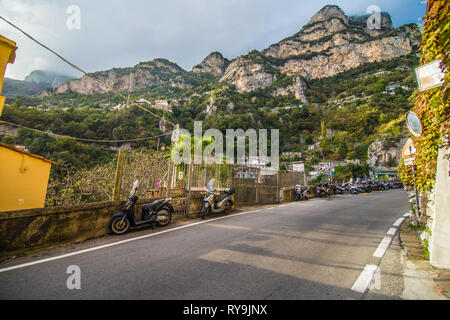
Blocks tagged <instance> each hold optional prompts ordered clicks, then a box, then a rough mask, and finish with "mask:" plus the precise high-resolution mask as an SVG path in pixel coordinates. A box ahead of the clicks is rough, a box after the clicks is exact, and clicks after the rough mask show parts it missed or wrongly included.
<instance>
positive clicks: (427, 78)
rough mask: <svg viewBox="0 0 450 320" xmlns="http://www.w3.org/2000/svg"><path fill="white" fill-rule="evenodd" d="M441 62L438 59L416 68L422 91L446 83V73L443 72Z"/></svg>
mask: <svg viewBox="0 0 450 320" xmlns="http://www.w3.org/2000/svg"><path fill="white" fill-rule="evenodd" d="M440 64H441V60H436V61H433V62H430V63H427V64H425V65H423V66H420V67H418V68H417V69H416V77H417V82H418V83H419V90H420V91H425V90H429V89H432V88H436V87H439V86H442V85H443V84H444V81H445V74H444V73H443V72H442V70H441V68H440Z"/></svg>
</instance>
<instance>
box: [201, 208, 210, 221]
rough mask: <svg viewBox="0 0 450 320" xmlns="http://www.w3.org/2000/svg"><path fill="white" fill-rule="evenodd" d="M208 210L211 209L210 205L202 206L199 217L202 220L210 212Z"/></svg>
mask: <svg viewBox="0 0 450 320" xmlns="http://www.w3.org/2000/svg"><path fill="white" fill-rule="evenodd" d="M210 211H211V208H210V207H206V206H203V208H202V213H201V218H202V220H204V219H205V218H206V216H207V215H208V214H210Z"/></svg>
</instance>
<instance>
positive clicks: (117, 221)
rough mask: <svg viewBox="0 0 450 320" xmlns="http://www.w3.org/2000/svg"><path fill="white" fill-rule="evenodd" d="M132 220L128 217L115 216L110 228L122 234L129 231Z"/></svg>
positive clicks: (115, 232)
mask: <svg viewBox="0 0 450 320" xmlns="http://www.w3.org/2000/svg"><path fill="white" fill-rule="evenodd" d="M130 225H131V224H130V220H129V219H128V218H127V217H125V218H124V217H115V218H114V219H113V220H112V221H111V223H110V225H109V229H110V230H111V231H112V232H113V233H114V234H117V235H122V234H125V233H127V232H128V230H129V229H130Z"/></svg>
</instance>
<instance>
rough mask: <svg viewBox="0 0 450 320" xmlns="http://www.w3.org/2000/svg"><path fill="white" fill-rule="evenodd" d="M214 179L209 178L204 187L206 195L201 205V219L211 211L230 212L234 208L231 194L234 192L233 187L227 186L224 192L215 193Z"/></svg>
mask: <svg viewBox="0 0 450 320" xmlns="http://www.w3.org/2000/svg"><path fill="white" fill-rule="evenodd" d="M215 182H216V180H215V179H211V180H210V181H209V183H208V186H207V188H206V192H207V195H206V196H205V199H204V200H203V207H202V211H201V214H200V215H201V218H202V220H203V219H205V218H206V216H208V215H210V214H211V213H225V214H228V213H231V212H232V211H233V209H234V202H233V199H232V195H233V194H235V192H236V191H235V189H234V188H228V189H226V190H225V191H224V192H222V193H220V194H218V195H216V194H215V189H214V183H215Z"/></svg>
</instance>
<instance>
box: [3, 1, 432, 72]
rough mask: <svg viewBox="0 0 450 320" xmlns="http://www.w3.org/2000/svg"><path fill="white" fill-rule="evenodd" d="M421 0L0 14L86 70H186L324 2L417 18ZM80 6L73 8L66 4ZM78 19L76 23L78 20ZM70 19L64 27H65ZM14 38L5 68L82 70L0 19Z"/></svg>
mask: <svg viewBox="0 0 450 320" xmlns="http://www.w3.org/2000/svg"><path fill="white" fill-rule="evenodd" d="M425 3H426V1H423V0H342V1H339V0H334V1H332V0H108V1H105V0H70V1H66V0H0V15H1V16H2V17H4V18H6V19H8V20H10V21H11V22H13V23H14V24H16V25H18V26H20V27H21V28H23V29H24V30H25V31H26V32H28V33H29V34H31V35H32V36H34V37H35V38H36V39H38V40H39V41H41V42H43V43H44V44H46V45H47V46H49V47H50V48H52V49H53V50H55V51H56V52H58V53H60V54H61V55H62V56H64V57H65V58H67V59H68V60H70V61H72V62H74V63H75V64H77V65H79V66H80V67H81V68H83V69H85V70H86V71H88V72H94V71H99V70H107V69H110V68H113V67H127V66H134V65H136V64H137V63H139V62H141V61H148V60H152V59H154V58H160V57H161V58H167V59H169V60H171V61H173V62H175V63H177V64H178V65H180V66H181V67H183V68H184V69H186V70H191V68H192V67H193V66H195V65H196V64H198V63H200V62H201V61H202V60H203V58H204V57H206V56H207V55H208V54H209V53H211V52H212V51H220V52H221V53H222V54H223V55H224V56H225V57H227V58H229V59H232V58H235V57H236V56H239V55H241V54H246V53H248V52H249V51H251V50H253V49H257V50H262V49H265V48H267V47H268V46H269V45H271V44H273V43H276V42H278V41H280V40H282V39H283V38H285V37H288V36H291V35H293V34H294V33H296V32H297V31H299V30H300V29H301V27H302V26H303V25H305V24H306V23H307V22H308V21H309V19H310V18H311V17H312V16H313V15H314V14H315V13H316V12H317V11H319V10H320V9H321V8H322V7H323V6H325V5H327V4H336V5H338V6H340V7H341V8H342V9H343V10H344V11H345V12H346V14H347V15H359V14H365V13H366V11H367V8H368V7H369V6H371V5H377V6H378V7H380V8H381V10H382V11H387V12H389V13H390V14H391V16H392V19H393V22H394V26H395V27H398V26H401V25H403V24H406V23H423V21H422V20H421V19H422V18H423V16H424V15H425V10H426V4H425ZM74 6H75V8H79V17H80V19H79V20H78V19H76V18H77V17H78V13H77V11H76V10H75V11H73V10H72V8H74ZM78 21H79V22H80V23H79V28H78V24H77V22H78ZM68 25H69V26H70V28H69V27H68ZM0 34H1V35H3V36H6V37H8V38H10V39H11V40H14V41H15V42H16V43H17V46H18V47H19V49H18V50H17V58H16V62H15V63H14V64H13V65H8V68H7V71H6V76H7V77H9V78H13V79H23V78H24V77H25V76H26V75H28V74H29V73H30V72H31V71H33V70H50V71H57V72H59V73H63V74H69V75H72V76H75V77H80V76H81V75H80V73H79V72H77V71H74V70H73V69H71V68H70V67H68V66H67V65H65V64H64V63H63V62H61V61H60V60H58V58H56V57H55V56H52V55H51V54H50V53H48V52H47V51H46V50H45V49H43V48H41V47H39V46H38V45H37V44H35V43H34V42H32V41H31V40H29V39H28V38H26V37H25V36H23V35H22V34H21V33H20V32H18V31H16V30H14V29H13V28H12V27H11V26H9V25H7V24H6V23H5V22H4V21H2V20H0Z"/></svg>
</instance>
